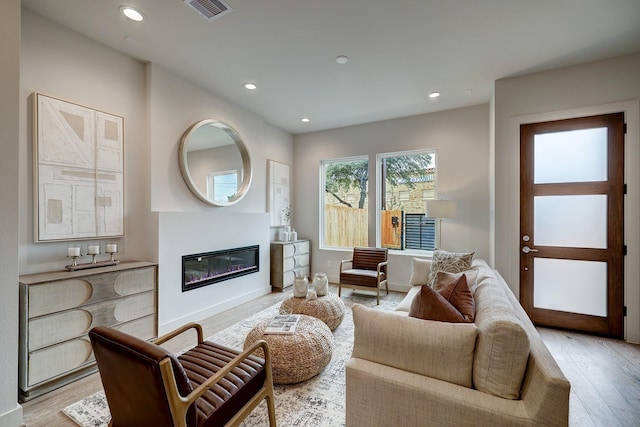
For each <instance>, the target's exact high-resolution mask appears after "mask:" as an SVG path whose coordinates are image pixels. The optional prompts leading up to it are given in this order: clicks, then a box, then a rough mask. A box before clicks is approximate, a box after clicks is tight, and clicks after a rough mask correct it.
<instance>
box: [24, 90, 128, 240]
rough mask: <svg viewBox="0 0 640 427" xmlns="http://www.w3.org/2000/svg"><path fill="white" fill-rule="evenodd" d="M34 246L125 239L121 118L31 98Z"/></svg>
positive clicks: (35, 96) (47, 98) (58, 101)
mask: <svg viewBox="0 0 640 427" xmlns="http://www.w3.org/2000/svg"><path fill="white" fill-rule="evenodd" d="M33 106H34V108H33V117H34V120H33V164H34V180H33V182H34V240H35V241H36V242H46V241H64V240H80V239H91V238H105V237H122V236H124V118H123V117H120V116H116V115H114V114H110V113H106V112H103V111H98V110H94V109H92V108H89V107H85V106H82V105H78V104H74V103H71V102H67V101H63V100H61V99H57V98H53V97H51V96H47V95H43V94H41V93H34V94H33Z"/></svg>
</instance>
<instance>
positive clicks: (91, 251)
mask: <svg viewBox="0 0 640 427" xmlns="http://www.w3.org/2000/svg"><path fill="white" fill-rule="evenodd" d="M99 253H100V246H98V245H93V246H89V247H88V248H87V254H88V255H98V254H99Z"/></svg>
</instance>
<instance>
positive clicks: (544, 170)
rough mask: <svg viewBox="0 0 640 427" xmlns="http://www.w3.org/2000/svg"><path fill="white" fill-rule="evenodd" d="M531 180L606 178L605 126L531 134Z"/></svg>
mask: <svg viewBox="0 0 640 427" xmlns="http://www.w3.org/2000/svg"><path fill="white" fill-rule="evenodd" d="M534 150H535V154H534V163H533V164H534V183H535V184H546V183H553V182H590V181H606V180H607V128H606V127H604V128H593V129H581V130H572V131H567V132H554V133H543V134H537V135H535V136H534Z"/></svg>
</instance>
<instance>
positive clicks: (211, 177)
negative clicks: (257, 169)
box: [207, 170, 238, 203]
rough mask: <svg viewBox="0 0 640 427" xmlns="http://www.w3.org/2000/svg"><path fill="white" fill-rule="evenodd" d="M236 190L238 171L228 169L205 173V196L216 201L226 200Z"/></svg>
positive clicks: (229, 198)
mask: <svg viewBox="0 0 640 427" xmlns="http://www.w3.org/2000/svg"><path fill="white" fill-rule="evenodd" d="M237 191H238V171H237V170H229V171H224V172H215V173H210V174H208V175H207V197H208V198H209V199H210V200H214V201H216V202H224V203H226V202H228V201H229V200H231V198H232V197H233V196H234V195H235V194H236V192H237Z"/></svg>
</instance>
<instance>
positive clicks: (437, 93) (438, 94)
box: [429, 92, 440, 98]
mask: <svg viewBox="0 0 640 427" xmlns="http://www.w3.org/2000/svg"><path fill="white" fill-rule="evenodd" d="M439 96H440V92H431V93H430V94H429V98H437V97H439Z"/></svg>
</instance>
